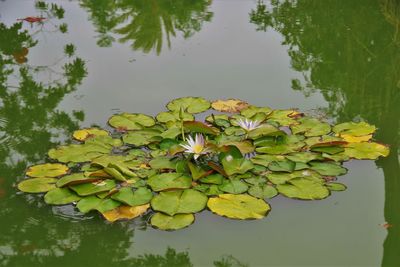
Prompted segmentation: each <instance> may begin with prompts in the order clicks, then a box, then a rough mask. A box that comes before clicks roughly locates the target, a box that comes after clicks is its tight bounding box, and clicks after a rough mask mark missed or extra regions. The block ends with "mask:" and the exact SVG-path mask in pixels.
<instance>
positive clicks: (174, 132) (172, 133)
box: [160, 126, 181, 139]
mask: <svg viewBox="0 0 400 267" xmlns="http://www.w3.org/2000/svg"><path fill="white" fill-rule="evenodd" d="M180 134H181V128H180V127H176V126H173V127H170V128H168V129H167V130H165V131H164V132H162V133H161V135H160V136H161V137H162V138H165V139H167V138H170V139H173V138H175V137H177V136H178V135H180Z"/></svg>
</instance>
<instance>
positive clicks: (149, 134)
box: [122, 129, 162, 146]
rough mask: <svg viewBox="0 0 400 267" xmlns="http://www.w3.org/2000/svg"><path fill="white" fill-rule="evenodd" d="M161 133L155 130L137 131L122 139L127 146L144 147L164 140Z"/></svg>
mask: <svg viewBox="0 0 400 267" xmlns="http://www.w3.org/2000/svg"><path fill="white" fill-rule="evenodd" d="M160 135H161V132H160V131H158V130H153V129H144V130H137V131H133V132H128V133H127V134H125V135H124V136H123V137H122V140H123V141H124V143H125V144H129V145H134V146H144V145H148V144H150V143H153V142H159V141H161V140H162V137H161V136H160Z"/></svg>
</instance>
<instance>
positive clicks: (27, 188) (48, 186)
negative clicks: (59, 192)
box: [18, 178, 57, 193]
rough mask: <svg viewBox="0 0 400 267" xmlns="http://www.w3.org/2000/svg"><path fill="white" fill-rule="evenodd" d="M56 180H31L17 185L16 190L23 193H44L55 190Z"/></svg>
mask: <svg viewBox="0 0 400 267" xmlns="http://www.w3.org/2000/svg"><path fill="white" fill-rule="evenodd" d="M56 182H57V179H56V178H32V179H26V180H23V181H22V182H20V183H19V184H18V190H20V191H22V192H25V193H44V192H48V191H50V190H52V189H55V188H56V185H55V183H56Z"/></svg>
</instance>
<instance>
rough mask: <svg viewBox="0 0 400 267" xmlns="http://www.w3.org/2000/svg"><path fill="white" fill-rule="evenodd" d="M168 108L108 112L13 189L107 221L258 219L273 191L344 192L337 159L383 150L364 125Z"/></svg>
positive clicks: (187, 103)
mask: <svg viewBox="0 0 400 267" xmlns="http://www.w3.org/2000/svg"><path fill="white" fill-rule="evenodd" d="M167 109H168V111H165V112H161V113H159V114H157V116H155V117H152V116H149V115H145V114H138V113H121V114H116V115H113V116H112V117H111V118H110V119H109V120H108V124H109V125H110V126H111V127H112V128H113V129H112V130H111V131H108V130H106V129H100V128H86V129H81V130H78V131H75V132H74V133H73V139H74V141H73V143H72V144H68V145H62V146H59V147H57V148H53V149H51V150H50V151H49V152H48V155H49V158H50V162H49V163H45V164H39V165H35V166H31V167H29V168H28V170H27V171H26V176H27V178H26V179H24V180H22V181H21V182H20V183H19V184H18V189H19V190H20V191H23V192H26V193H44V201H45V202H46V203H47V204H50V205H67V204H73V205H75V206H76V208H77V209H78V210H79V211H80V212H82V213H88V212H93V211H97V212H99V213H101V214H102V216H103V217H104V218H105V219H106V220H108V221H110V222H114V221H117V220H121V219H133V218H136V217H138V216H142V215H144V214H147V213H152V215H151V219H150V223H151V225H153V226H154V227H156V228H159V229H162V230H176V229H180V228H183V227H186V226H188V225H190V224H192V223H193V222H194V220H195V214H196V213H198V212H201V211H202V210H204V209H206V208H208V209H209V210H211V211H212V212H213V213H215V214H218V215H220V216H225V217H228V218H232V219H261V218H263V217H265V216H266V215H267V214H268V212H269V211H270V209H271V207H270V205H269V204H268V203H267V201H266V200H267V199H270V198H273V197H275V196H277V195H282V196H284V197H288V198H293V199H300V200H319V199H324V198H327V197H328V196H329V195H331V193H332V192H333V191H342V190H345V189H346V186H345V185H344V184H342V183H338V182H336V179H337V178H336V177H337V176H340V175H344V174H346V172H347V169H346V168H344V167H343V166H342V163H343V162H345V161H348V160H350V159H376V158H378V157H380V156H383V157H385V156H387V155H388V154H389V148H388V147H387V146H386V145H383V144H380V143H377V142H374V141H373V134H374V132H375V130H376V128H375V127H374V126H373V125H369V124H368V123H366V122H346V123H340V124H337V125H331V124H330V123H328V122H325V121H322V120H321V119H318V118H314V117H310V116H307V115H305V114H303V113H301V112H299V111H297V110H294V109H287V110H272V109H270V108H268V107H257V106H253V105H250V104H248V103H246V102H245V101H242V100H236V99H229V100H217V101H214V102H209V101H207V100H206V99H203V98H200V97H184V98H178V99H175V100H172V101H171V102H169V103H168V104H167ZM199 114H200V115H199ZM198 117H202V118H205V120H204V121H199V120H197V119H196V118H198Z"/></svg>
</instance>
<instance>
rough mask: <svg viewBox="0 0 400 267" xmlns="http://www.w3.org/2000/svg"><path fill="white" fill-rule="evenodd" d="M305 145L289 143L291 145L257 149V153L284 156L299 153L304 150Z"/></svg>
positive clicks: (276, 145) (275, 145)
mask: <svg viewBox="0 0 400 267" xmlns="http://www.w3.org/2000/svg"><path fill="white" fill-rule="evenodd" d="M304 145H305V143H303V142H298V143H289V144H274V145H269V146H263V147H257V148H256V151H257V152H259V153H265V154H273V155H280V154H281V155H284V154H289V153H293V152H298V151H300V150H301V148H303V147H304Z"/></svg>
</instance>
